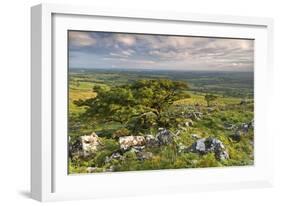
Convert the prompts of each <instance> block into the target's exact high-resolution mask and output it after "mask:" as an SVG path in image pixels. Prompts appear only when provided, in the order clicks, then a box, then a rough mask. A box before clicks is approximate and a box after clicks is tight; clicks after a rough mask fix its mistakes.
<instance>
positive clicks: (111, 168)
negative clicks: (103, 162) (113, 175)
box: [105, 165, 115, 172]
mask: <svg viewBox="0 0 281 206" xmlns="http://www.w3.org/2000/svg"><path fill="white" fill-rule="evenodd" d="M114 171H115V168H114V166H113V165H111V166H110V167H109V168H108V169H105V172H114Z"/></svg>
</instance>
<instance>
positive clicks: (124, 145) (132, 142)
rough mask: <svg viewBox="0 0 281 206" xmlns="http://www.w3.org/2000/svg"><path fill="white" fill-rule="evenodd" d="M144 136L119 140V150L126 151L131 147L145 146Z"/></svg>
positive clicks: (126, 137)
mask: <svg viewBox="0 0 281 206" xmlns="http://www.w3.org/2000/svg"><path fill="white" fill-rule="evenodd" d="M145 143H146V140H145V138H144V136H125V137H120V138H119V144H120V149H121V150H123V151H127V150H129V149H130V148H132V147H136V146H145Z"/></svg>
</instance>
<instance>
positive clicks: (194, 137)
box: [191, 134, 200, 139]
mask: <svg viewBox="0 0 281 206" xmlns="http://www.w3.org/2000/svg"><path fill="white" fill-rule="evenodd" d="M191 138H193V139H200V137H199V135H197V134H191Z"/></svg>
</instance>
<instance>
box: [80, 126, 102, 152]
mask: <svg viewBox="0 0 281 206" xmlns="http://www.w3.org/2000/svg"><path fill="white" fill-rule="evenodd" d="M80 141H81V145H82V152H83V156H84V157H87V156H89V155H91V154H93V153H95V152H96V151H97V150H98V147H99V146H100V141H99V137H98V135H96V133H95V132H93V133H92V134H91V135H84V136H81V137H80Z"/></svg>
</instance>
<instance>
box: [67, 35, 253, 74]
mask: <svg viewBox="0 0 281 206" xmlns="http://www.w3.org/2000/svg"><path fill="white" fill-rule="evenodd" d="M253 47H254V42H253V40H245V39H223V38H202V37H187V36H164V35H142V34H123V33H109V32H78V31H70V32H69V67H70V68H129V69H134V68H136V69H175V70H214V71H217V70H223V71H252V70H253V58H254V48H253Z"/></svg>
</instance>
